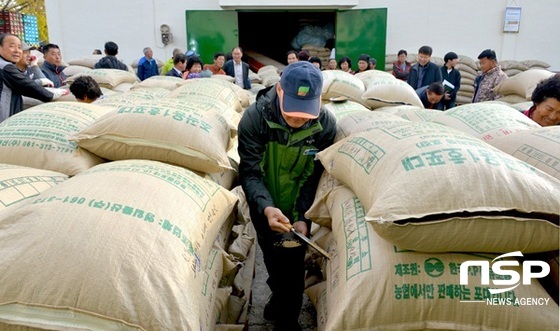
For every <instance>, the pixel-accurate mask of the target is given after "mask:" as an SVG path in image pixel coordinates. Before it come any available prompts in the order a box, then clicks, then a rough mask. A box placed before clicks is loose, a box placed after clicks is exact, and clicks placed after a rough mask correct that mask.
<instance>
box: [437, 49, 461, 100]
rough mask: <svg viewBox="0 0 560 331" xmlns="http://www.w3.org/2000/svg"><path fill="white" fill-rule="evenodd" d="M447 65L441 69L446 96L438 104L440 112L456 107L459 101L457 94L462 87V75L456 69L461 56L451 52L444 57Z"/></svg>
mask: <svg viewBox="0 0 560 331" xmlns="http://www.w3.org/2000/svg"><path fill="white" fill-rule="evenodd" d="M443 61H445V64H444V65H443V66H442V67H441V76H442V78H443V87H444V88H445V94H444V96H443V99H441V102H440V103H439V104H438V109H439V110H447V109H450V108H453V107H455V100H457V92H459V88H460V87H461V73H460V72H459V70H457V69H455V66H456V65H457V63H458V62H459V56H457V54H456V53H455V52H449V53H447V54H445V56H444V57H443Z"/></svg>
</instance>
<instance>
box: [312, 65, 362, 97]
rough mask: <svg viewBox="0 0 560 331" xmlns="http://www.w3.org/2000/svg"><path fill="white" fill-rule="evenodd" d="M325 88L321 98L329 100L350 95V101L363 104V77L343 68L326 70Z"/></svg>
mask: <svg viewBox="0 0 560 331" xmlns="http://www.w3.org/2000/svg"><path fill="white" fill-rule="evenodd" d="M321 73H322V74H323V90H322V91H321V99H323V100H329V99H331V98H337V97H341V96H344V97H348V98H350V101H354V102H357V103H360V104H363V100H362V94H363V93H364V91H365V86H364V83H363V81H362V80H361V79H359V78H357V77H355V76H353V75H351V74H349V73H347V72H344V71H341V70H324V71H322V72H321Z"/></svg>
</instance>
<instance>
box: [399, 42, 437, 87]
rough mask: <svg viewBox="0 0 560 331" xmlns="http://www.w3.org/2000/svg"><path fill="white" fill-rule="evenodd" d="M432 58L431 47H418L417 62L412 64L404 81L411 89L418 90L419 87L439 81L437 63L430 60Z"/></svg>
mask: <svg viewBox="0 0 560 331" xmlns="http://www.w3.org/2000/svg"><path fill="white" fill-rule="evenodd" d="M431 58H432V48H431V47H430V46H422V47H420V49H418V63H416V64H415V65H413V66H412V68H411V69H410V73H409V74H408V79H407V80H406V82H407V83H408V85H410V86H412V88H413V89H415V90H418V89H419V88H421V87H424V86H428V85H430V84H431V83H433V82H441V81H442V80H443V79H442V77H441V70H439V67H438V66H437V64H435V63H433V62H430V60H431Z"/></svg>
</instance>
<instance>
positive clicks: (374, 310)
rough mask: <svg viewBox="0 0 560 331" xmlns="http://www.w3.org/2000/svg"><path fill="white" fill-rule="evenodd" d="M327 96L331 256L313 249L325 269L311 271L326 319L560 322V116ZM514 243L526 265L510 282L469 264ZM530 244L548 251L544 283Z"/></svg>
mask: <svg viewBox="0 0 560 331" xmlns="http://www.w3.org/2000/svg"><path fill="white" fill-rule="evenodd" d="M325 108H326V109H327V110H328V111H330V112H332V113H333V114H334V116H335V117H336V118H337V127H338V128H337V135H336V138H335V144H334V145H333V146H331V147H329V148H327V149H326V150H324V151H322V152H320V153H319V154H318V158H319V160H320V161H321V162H322V164H323V165H324V166H325V172H324V174H323V177H322V178H321V181H320V184H319V188H318V190H317V195H316V199H315V202H314V204H313V206H312V207H311V209H310V210H309V211H308V212H307V213H306V216H307V217H309V218H310V219H312V220H313V221H314V222H315V223H316V224H317V225H315V226H314V227H313V229H312V232H313V233H314V235H313V237H312V239H313V240H314V241H315V242H316V243H318V244H319V245H320V246H322V247H323V248H324V249H326V250H327V251H328V252H329V253H330V256H331V259H330V260H329V261H328V262H327V261H326V260H324V259H323V258H321V257H320V256H319V255H317V254H315V253H313V254H310V255H309V256H308V264H312V263H313V261H314V262H315V263H316V264H318V265H319V267H317V268H312V269H314V270H322V272H319V274H317V273H315V274H311V275H310V276H311V277H312V280H311V281H310V280H309V278H308V282H307V283H306V284H307V286H308V288H307V290H306V293H307V294H308V295H309V297H310V298H311V300H312V301H313V302H314V304H315V306H316V308H317V319H318V329H319V330H343V329H344V330H358V329H359V330H366V329H368V330H369V329H375V330H419V329H446V330H464V329H470V328H475V329H493V330H509V329H539V330H557V329H558V327H559V325H558V304H557V302H555V301H554V300H558V299H557V295H558V248H559V244H558V235H559V234H560V230H559V229H560V228H559V224H558V219H559V217H560V215H559V210H558V197H559V196H560V168H559V164H560V163H559V162H558V161H559V160H560V152H559V151H560V138H559V137H560V128H559V127H557V126H556V127H540V126H539V125H538V124H536V123H535V122H533V121H532V120H530V119H529V118H527V117H526V116H524V115H523V114H520V113H519V112H518V111H517V110H515V109H514V108H512V107H509V106H507V105H505V104H502V103H493V102H484V103H476V104H469V105H463V106H459V107H455V108H453V109H450V110H448V111H446V112H438V111H435V110H428V109H414V107H413V106H390V107H383V108H378V109H377V110H376V111H371V110H370V109H368V108H366V107H365V106H363V105H362V104H360V103H358V102H355V101H346V102H332V103H328V104H327V105H326V106H325ZM528 197H531V198H530V199H528ZM516 251H520V252H521V253H514V254H511V256H510V257H504V258H505V260H506V261H507V262H505V263H508V265H510V266H512V267H507V269H508V270H513V271H515V272H517V273H509V274H507V275H519V276H520V278H519V279H517V280H516V281H515V280H513V281H512V283H511V285H509V286H506V285H505V283H502V284H500V281H502V282H505V280H507V279H511V278H508V277H504V276H505V275H504V274H498V273H495V272H493V271H489V274H485V273H484V272H485V271H488V270H484V269H481V268H480V267H477V266H471V267H469V268H468V269H466V270H464V271H461V269H463V268H461V265H462V264H463V263H468V262H469V261H473V260H475V261H482V263H484V262H487V263H488V265H489V266H490V267H489V269H490V270H492V269H491V267H492V264H493V263H495V262H494V259H496V258H497V257H498V256H500V255H502V254H504V253H510V252H516ZM523 255H524V256H525V258H526V259H528V260H539V261H546V262H548V264H549V266H550V273H549V274H548V276H547V277H546V278H545V279H542V281H543V282H542V284H546V289H545V287H543V285H541V283H540V282H539V281H538V279H537V278H538V275H537V274H539V273H540V272H542V270H540V271H539V268H538V267H537V268H536V270H532V272H533V273H534V274H533V276H535V277H534V278H533V279H532V280H531V282H530V284H525V283H523V284H522V283H521V280H522V279H524V278H523V277H524V276H529V275H528V274H527V273H528V272H530V271H529V270H522V267H521V263H522V261H523ZM477 265H480V263H479V264H477ZM461 272H464V273H468V282H467V283H462V282H461V281H460V274H461ZM486 276H488V278H487V279H488V281H485V278H486ZM321 280H322V281H321ZM507 287H512V288H510V289H506V288H507ZM494 290H498V291H496V292H495V293H494V294H492V293H491V291H494ZM533 299H536V300H539V301H538V302H539V303H540V304H541V305H536V304H535V305H533V301H531V300H533ZM465 301H467V302H465ZM488 302H495V303H488ZM524 303H527V304H526V305H525V304H524ZM395 308H398V310H399V313H398V314H395Z"/></svg>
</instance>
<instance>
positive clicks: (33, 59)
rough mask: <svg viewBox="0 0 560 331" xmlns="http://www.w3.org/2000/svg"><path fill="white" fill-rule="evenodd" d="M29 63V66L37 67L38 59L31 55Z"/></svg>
mask: <svg viewBox="0 0 560 331" xmlns="http://www.w3.org/2000/svg"><path fill="white" fill-rule="evenodd" d="M29 61H30V63H29V66H30V67H33V66H36V65H37V61H38V59H37V57H36V56H35V55H31V57H30V58H29Z"/></svg>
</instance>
